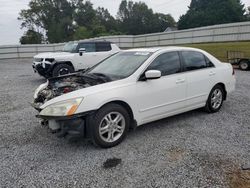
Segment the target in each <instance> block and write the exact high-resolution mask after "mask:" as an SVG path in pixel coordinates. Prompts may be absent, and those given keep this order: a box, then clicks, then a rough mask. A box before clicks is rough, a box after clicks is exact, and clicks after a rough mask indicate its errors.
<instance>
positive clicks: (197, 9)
mask: <svg viewBox="0 0 250 188" xmlns="http://www.w3.org/2000/svg"><path fill="white" fill-rule="evenodd" d="M244 14H245V9H244V5H243V4H242V3H241V1H240V0H209V1H208V0H192V1H191V4H190V6H189V10H188V11H187V13H186V14H185V15H182V16H181V17H180V19H179V21H178V28H179V29H188V28H195V27H201V26H208V25H215V24H223V23H232V22H241V21H245V20H246V16H245V15H244Z"/></svg>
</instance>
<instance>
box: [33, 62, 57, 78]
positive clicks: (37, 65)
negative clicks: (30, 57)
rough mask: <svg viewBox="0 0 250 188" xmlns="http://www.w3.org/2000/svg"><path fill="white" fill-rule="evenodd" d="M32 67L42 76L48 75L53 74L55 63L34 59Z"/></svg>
mask: <svg viewBox="0 0 250 188" xmlns="http://www.w3.org/2000/svg"><path fill="white" fill-rule="evenodd" d="M32 68H33V70H34V72H35V73H38V74H39V75H41V76H44V77H47V76H49V75H50V74H51V70H52V68H53V63H51V62H46V61H43V62H36V61H34V62H33V64H32Z"/></svg>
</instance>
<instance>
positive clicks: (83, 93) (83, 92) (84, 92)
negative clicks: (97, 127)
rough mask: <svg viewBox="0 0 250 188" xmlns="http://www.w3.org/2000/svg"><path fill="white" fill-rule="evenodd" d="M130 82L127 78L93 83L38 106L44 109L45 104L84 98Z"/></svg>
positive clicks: (124, 85)
mask: <svg viewBox="0 0 250 188" xmlns="http://www.w3.org/2000/svg"><path fill="white" fill-rule="evenodd" d="M131 84H133V82H131V81H129V79H123V80H117V81H112V82H107V83H103V84H100V85H95V86H91V87H87V88H83V89H79V90H76V91H72V92H70V93H67V94H63V95H61V96H58V97H55V98H53V99H51V100H49V101H47V102H46V103H44V104H43V105H42V106H41V107H40V108H41V109H44V108H46V107H47V106H49V105H51V104H54V103H57V102H61V101H65V100H70V99H74V98H84V97H87V96H88V95H92V94H95V93H100V92H106V91H109V90H112V89H116V88H120V87H126V86H128V85H131ZM83 102H84V99H83Z"/></svg>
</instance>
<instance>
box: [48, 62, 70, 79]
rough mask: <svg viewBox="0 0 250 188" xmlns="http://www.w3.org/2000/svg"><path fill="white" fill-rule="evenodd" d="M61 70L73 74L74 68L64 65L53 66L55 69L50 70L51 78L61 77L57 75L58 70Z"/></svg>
mask: <svg viewBox="0 0 250 188" xmlns="http://www.w3.org/2000/svg"><path fill="white" fill-rule="evenodd" d="M62 68H67V69H68V70H69V73H72V72H74V68H73V67H72V66H70V65H68V64H65V63H58V64H56V65H55V67H54V68H53V70H52V76H53V77H57V76H61V75H59V70H60V69H62Z"/></svg>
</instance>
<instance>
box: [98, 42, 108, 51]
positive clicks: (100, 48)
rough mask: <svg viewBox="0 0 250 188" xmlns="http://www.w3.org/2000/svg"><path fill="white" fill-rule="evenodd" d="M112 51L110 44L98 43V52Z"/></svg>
mask: <svg viewBox="0 0 250 188" xmlns="http://www.w3.org/2000/svg"><path fill="white" fill-rule="evenodd" d="M110 50H111V44H110V43H96V51H97V52H106V51H110Z"/></svg>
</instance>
